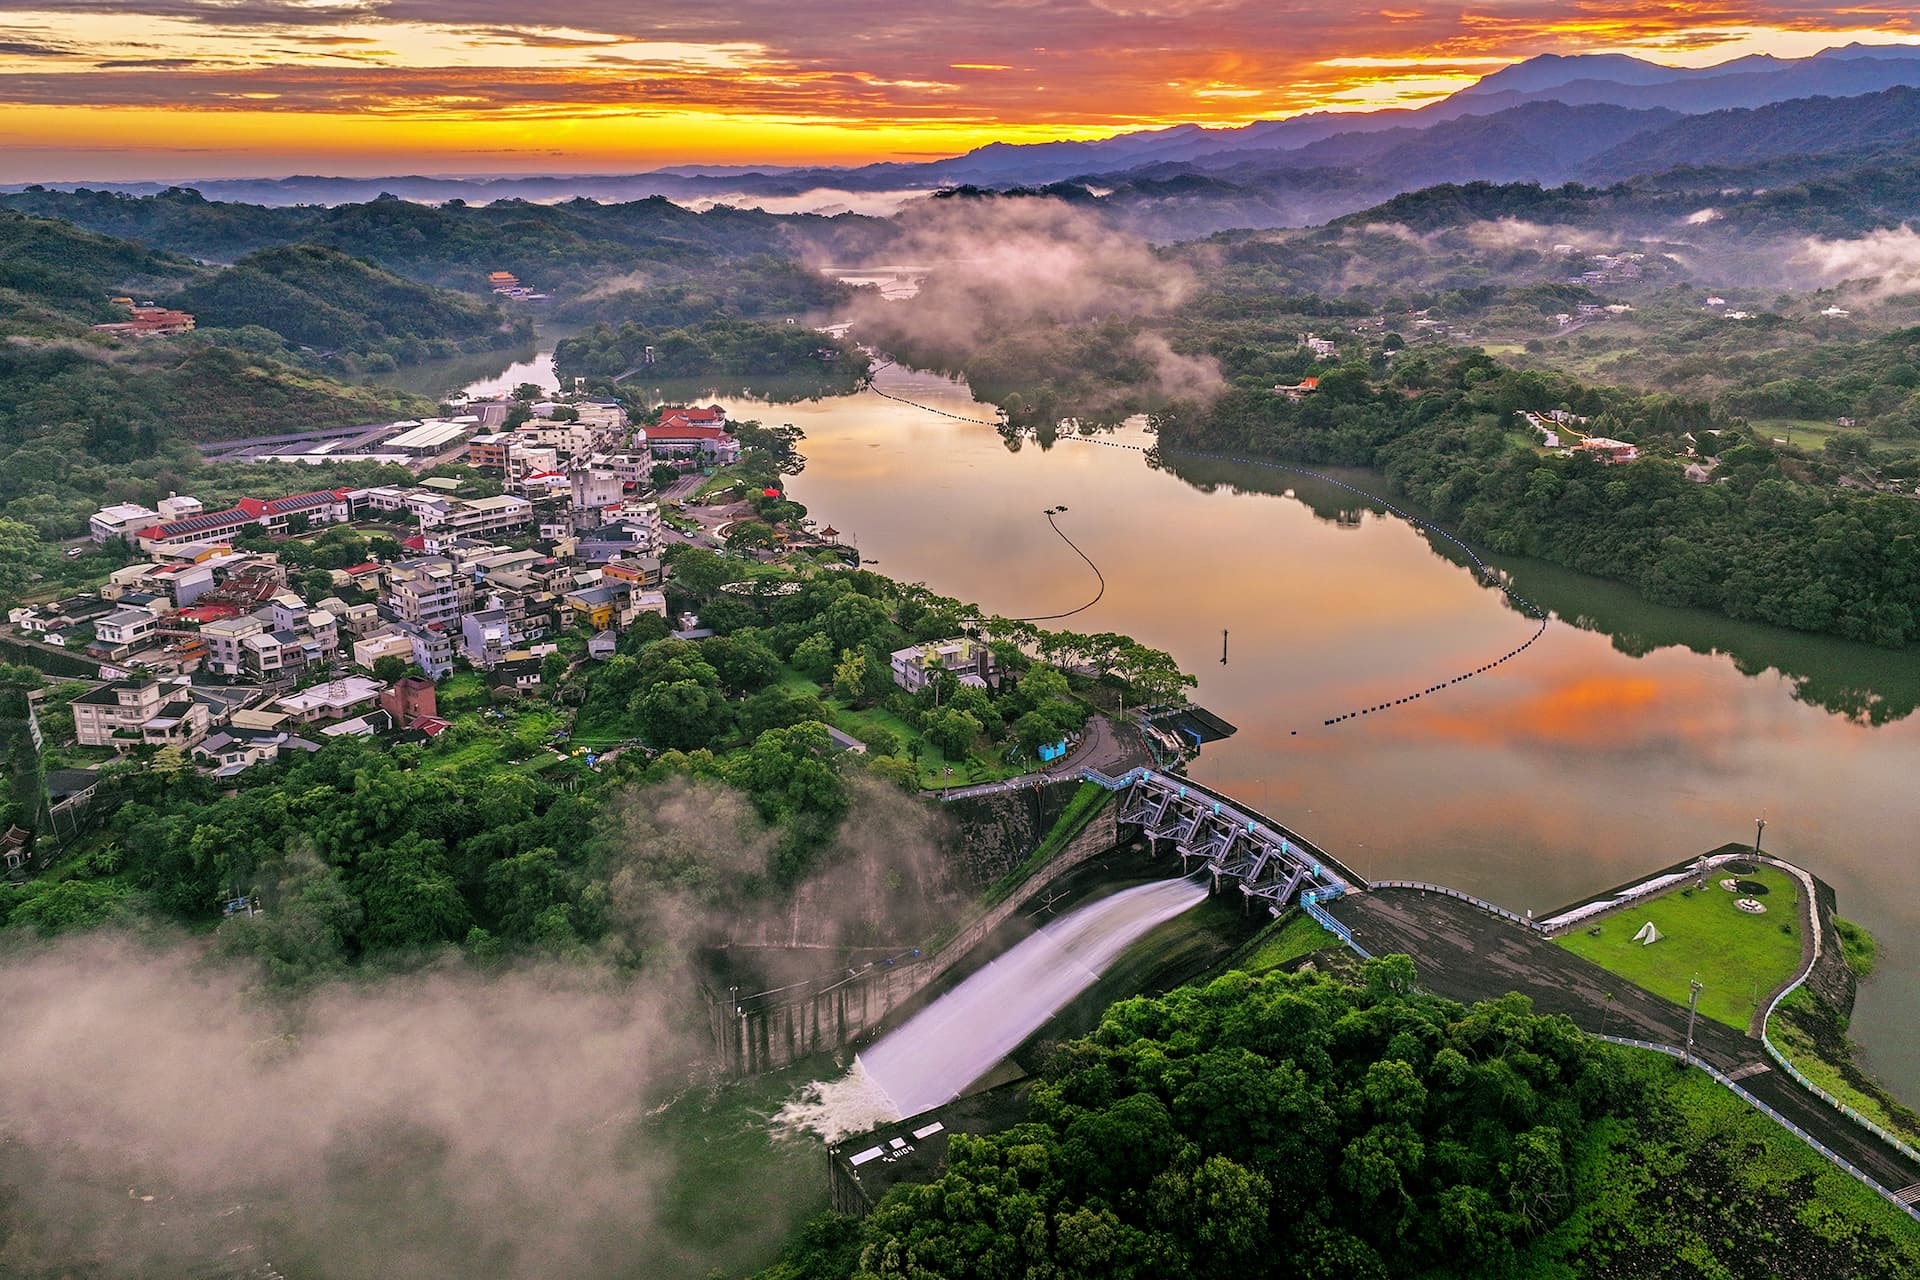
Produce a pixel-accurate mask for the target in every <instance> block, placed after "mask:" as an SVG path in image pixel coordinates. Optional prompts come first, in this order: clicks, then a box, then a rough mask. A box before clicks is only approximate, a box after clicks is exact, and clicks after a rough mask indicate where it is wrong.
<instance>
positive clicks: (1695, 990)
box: [1687, 978, 1701, 1063]
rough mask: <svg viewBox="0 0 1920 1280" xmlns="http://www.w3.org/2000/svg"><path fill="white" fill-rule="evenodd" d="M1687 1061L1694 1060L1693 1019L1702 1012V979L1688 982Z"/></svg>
mask: <svg viewBox="0 0 1920 1280" xmlns="http://www.w3.org/2000/svg"><path fill="white" fill-rule="evenodd" d="M1687 990H1688V993H1689V994H1688V996H1687V1061H1688V1062H1689V1063H1691V1062H1692V1061H1693V1020H1694V1019H1695V1018H1696V1017H1698V1016H1699V1014H1700V991H1701V986H1700V979H1698V978H1695V979H1693V980H1692V981H1691V982H1689V983H1687Z"/></svg>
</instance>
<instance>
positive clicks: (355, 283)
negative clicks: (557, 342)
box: [166, 244, 532, 368]
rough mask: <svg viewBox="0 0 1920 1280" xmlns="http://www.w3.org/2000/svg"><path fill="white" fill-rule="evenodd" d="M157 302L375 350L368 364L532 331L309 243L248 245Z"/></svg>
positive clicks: (237, 325)
mask: <svg viewBox="0 0 1920 1280" xmlns="http://www.w3.org/2000/svg"><path fill="white" fill-rule="evenodd" d="M166 302H167V304H168V305H170V306H174V307H178V308H180V309H181V310H183V311H189V312H192V313H193V314H194V315H195V317H196V319H197V322H198V328H199V329H201V330H207V329H214V330H222V329H242V328H246V327H248V326H254V327H257V328H260V329H267V330H272V331H273V332H274V333H276V334H278V335H279V336H280V337H282V338H284V339H285V340H286V342H287V343H288V344H292V345H294V346H298V347H302V348H306V349H307V350H308V351H310V352H311V353H313V354H315V355H319V356H342V355H345V356H356V357H368V356H371V357H375V358H376V361H377V364H376V363H375V362H367V363H368V364H369V365H370V367H382V366H384V367H388V368H390V367H392V366H393V365H395V364H413V363H415V362H417V361H420V360H425V359H431V358H434V357H443V356H451V355H456V354H458V353H460V352H462V351H483V350H487V349H489V348H494V347H505V346H512V345H515V344H517V343H521V342H525V341H527V340H528V339H529V338H530V337H531V335H532V324H531V323H530V322H529V321H528V320H527V319H526V318H525V317H524V316H522V317H519V318H516V319H515V320H513V321H511V322H510V321H509V320H508V319H507V317H506V316H505V315H504V314H503V313H502V312H501V310H500V308H499V307H498V306H496V305H494V304H493V303H492V302H483V301H481V300H480V299H478V298H475V297H472V296H470V295H468V294H463V293H456V292H454V291H453V290H450V289H441V288H436V287H434V286H432V285H425V284H418V283H415V282H414V281H412V280H406V279H402V278H401V277H399V276H396V275H394V274H393V273H392V272H390V271H384V270H382V269H381V268H379V267H376V266H373V265H372V264H371V263H367V262H363V261H361V260H360V259H358V258H354V257H351V256H349V255H347V254H344V253H342V252H340V251H339V250H337V249H329V248H325V247H323V246H319V245H308V244H296V245H287V246H284V247H281V248H276V249H262V250H260V251H259V252H257V253H251V254H248V255H247V256H246V257H244V258H242V259H240V260H239V261H238V262H236V263H234V264H233V265H232V266H231V267H228V268H226V269H225V270H223V271H219V272H216V273H214V274H213V275H210V276H208V277H207V278H206V279H204V280H201V281H198V282H196V283H194V284H192V285H190V286H188V287H187V288H185V289H182V290H180V291H178V292H176V293H174V294H172V295H171V296H169V297H168V298H167V299H166ZM211 336H213V335H206V334H203V337H211Z"/></svg>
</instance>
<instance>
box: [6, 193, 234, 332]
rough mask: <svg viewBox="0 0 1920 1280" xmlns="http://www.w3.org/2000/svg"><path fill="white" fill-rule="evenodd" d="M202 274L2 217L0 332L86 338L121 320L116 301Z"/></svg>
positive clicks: (102, 239) (133, 250)
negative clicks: (91, 330)
mask: <svg viewBox="0 0 1920 1280" xmlns="http://www.w3.org/2000/svg"><path fill="white" fill-rule="evenodd" d="M200 270H201V269H200V268H198V267H196V266H195V265H194V264H193V263H191V262H189V261H187V260H186V259H184V258H179V257H175V256H174V255H172V254H163V253H155V252H153V251H152V250H150V249H147V248H145V247H144V246H142V245H138V244H130V243H128V242H127V241H124V240H115V239H112V238H110V237H108V236H103V235H97V234H95V233H93V232H91V231H83V230H81V229H80V228H79V227H76V226H74V225H72V224H71V223H66V222H59V221H56V220H54V219H50V218H36V217H29V216H25V215H22V214H18V213H10V212H6V211H0V333H5V334H8V335H18V334H29V335H39V336H51V335H55V334H77V333H84V332H85V331H86V328H87V326H88V325H91V324H100V323H104V322H106V321H110V320H115V319H124V318H125V316H124V313H117V312H116V310H115V308H114V307H113V305H112V302H111V299H113V298H114V297H116V296H119V295H122V294H142V295H147V294H152V293H155V292H162V291H166V290H171V289H177V288H179V287H180V285H181V284H182V283H183V282H185V281H188V280H191V279H193V278H194V277H195V276H197V275H198V274H200Z"/></svg>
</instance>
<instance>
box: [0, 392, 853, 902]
mask: <svg viewBox="0 0 1920 1280" xmlns="http://www.w3.org/2000/svg"><path fill="white" fill-rule="evenodd" d="M482 407H483V408H491V409H495V410H499V411H500V412H501V413H504V411H505V406H503V405H490V406H482ZM496 416H499V415H498V414H496ZM522 416H524V417H525V419H526V420H525V421H524V422H523V423H521V424H520V425H518V426H516V427H514V428H512V429H510V430H501V431H493V432H482V431H480V430H479V429H478V426H477V424H478V423H479V422H480V416H479V415H477V414H476V415H469V416H466V417H463V418H459V419H453V420H448V421H445V422H434V423H430V424H426V425H420V424H405V423H402V424H396V425H395V428H393V429H389V430H388V435H389V440H388V450H387V452H388V453H403V452H405V451H406V450H408V449H410V448H417V449H420V450H423V452H422V453H420V454H418V455H417V456H420V457H423V458H427V459H431V458H433V457H436V456H446V455H447V454H448V453H449V450H450V449H454V450H457V451H458V454H459V457H460V458H461V460H462V461H463V462H464V463H465V464H466V465H467V466H468V467H470V468H471V473H472V475H473V476H474V477H476V478H485V479H486V480H490V481H493V482H494V485H492V486H489V487H497V488H498V489H499V490H500V492H498V493H493V494H490V495H488V496H466V495H465V494H463V493H462V489H463V488H466V487H470V486H469V485H467V484H465V483H463V482H461V481H455V480H447V479H434V478H429V479H425V480H423V481H422V482H421V483H419V484H417V485H414V486H410V487H375V488H363V489H325V490H318V491H314V492H308V493H295V494H287V495H284V496H278V497H262V498H243V499H241V500H239V501H237V502H235V503H234V504H232V505H231V506H229V507H226V508H224V509H221V510H211V511H210V510H207V509H205V505H204V504H203V503H202V502H200V501H199V500H198V499H196V498H194V497H192V496H190V495H169V496H167V497H165V498H163V499H161V500H160V501H159V502H158V503H157V504H156V507H155V508H152V509H150V508H147V507H143V506H138V505H133V504H128V503H118V504H114V505H112V506H107V507H103V508H102V509H100V510H99V511H97V512H95V513H94V514H93V516H92V517H91V519H90V520H89V522H88V524H89V533H90V538H91V540H92V542H93V543H95V544H103V545H104V544H109V543H120V544H123V545H124V546H125V548H126V549H127V553H128V557H129V559H128V563H126V564H125V565H124V566H122V567H121V568H119V569H116V570H114V571H113V573H112V575H111V577H110V579H109V580H108V581H107V582H106V583H105V584H104V585H102V586H101V587H100V588H99V590H98V591H97V592H89V593H85V594H80V595H73V596H68V597H65V598H61V599H57V600H53V601H49V602H46V603H43V604H38V605H23V606H20V607H16V608H14V609H12V610H10V611H9V612H8V615H7V630H8V632H9V633H10V634H11V636H12V638H13V639H14V640H15V641H16V642H17V643H21V644H25V645H30V646H33V647H36V648H41V649H52V650H57V651H60V652H61V653H62V654H63V655H70V657H71V658H72V659H73V660H75V661H76V662H78V663H80V664H82V665H83V666H84V669H86V670H87V671H88V672H89V673H90V674H93V675H96V676H97V679H98V683H97V685H96V687H92V688H89V689H87V690H86V691H85V692H82V693H79V694H78V695H77V696H73V697H71V698H70V699H69V700H68V705H69V706H70V707H71V711H72V717H73V729H74V741H73V743H72V745H73V746H75V747H77V748H80V749H81V752H80V754H81V755H83V756H86V757H88V758H90V759H94V761H95V763H93V764H90V765H87V766H84V767H77V768H68V769H61V770H57V771H55V772H54V773H53V774H52V775H51V776H50V777H49V780H48V781H49V792H50V798H51V799H52V800H53V802H54V804H55V806H56V807H61V806H66V807H69V808H71V807H73V806H75V805H77V804H84V803H85V801H86V800H87V799H88V798H90V796H91V794H92V792H93V789H94V785H95V780H96V775H97V772H98V769H99V767H100V766H101V765H102V764H106V763H109V762H115V761H119V762H125V761H129V760H133V759H142V758H147V757H150V756H151V755H152V754H153V752H154V751H156V750H164V749H168V748H172V749H175V750H177V751H179V752H184V753H185V754H186V757H187V759H188V760H190V761H191V762H192V764H193V765H194V766H195V767H197V768H199V769H201V770H204V771H206V772H208V773H210V774H213V775H215V776H217V777H223V778H226V777H233V776H236V775H238V774H240V773H242V772H244V771H245V770H246V769H248V768H250V767H252V766H253V765H256V764H260V763H263V762H267V761H272V760H276V759H281V758H285V757H287V756H288V755H289V754H290V753H302V752H313V751H317V750H319V749H320V747H321V746H322V745H323V744H324V743H325V742H326V741H328V740H329V739H332V738H337V737H340V736H342V735H363V736H373V737H376V738H379V739H382V740H387V741H406V740H414V741H422V740H426V739H430V738H432V737H433V736H435V735H437V734H439V733H442V732H444V731H445V730H446V729H447V728H448V727H449V725H450V722H449V721H448V720H446V719H444V718H442V717H441V716H440V715H438V714H437V707H436V699H435V682H437V681H442V680H444V679H445V678H446V677H447V676H449V675H450V674H451V673H453V672H454V671H455V670H456V668H458V669H459V670H461V671H470V672H472V673H473V675H474V677H476V678H478V679H479V680H482V681H484V683H485V685H486V687H487V688H488V689H489V690H502V689H504V690H510V691H513V692H516V693H526V692H527V691H529V690H535V689H538V688H539V687H540V686H541V685H542V683H543V681H544V682H546V683H552V682H553V681H554V680H555V679H556V678H557V676H558V675H559V674H561V673H564V672H565V671H566V670H567V669H568V668H569V667H570V666H571V665H573V664H575V663H577V662H582V661H592V660H603V659H606V658H609V657H611V656H613V654H614V651H615V646H616V643H617V639H618V636H619V634H620V632H621V631H623V630H624V629H625V628H627V627H628V626H629V625H631V624H632V623H633V621H634V619H635V618H637V617H640V616H642V615H647V614H651V615H654V616H656V617H659V618H663V619H664V618H666V616H667V599H666V596H665V594H664V593H663V592H662V591H661V590H660V587H661V585H662V580H663V575H664V570H663V567H662V562H661V552H662V550H663V539H671V538H674V537H679V536H683V535H679V534H677V533H676V532H675V530H673V529H672V528H671V527H667V526H663V523H662V520H661V516H660V507H659V502H658V493H657V489H658V487H659V486H660V485H661V484H662V483H663V482H664V484H665V485H666V486H667V487H669V488H675V487H678V488H681V489H684V488H685V484H686V481H688V480H689V479H690V480H692V481H696V482H697V481H698V480H699V479H701V478H702V477H703V476H704V475H710V474H711V473H712V471H713V469H714V468H715V467H717V466H722V465H725V464H727V463H730V462H733V461H735V460H737V459H738V457H739V454H740V444H739V441H738V440H736V439H735V437H734V436H733V435H732V434H730V433H729V431H728V429H727V427H728V423H727V417H726V413H725V411H724V410H722V409H720V408H718V407H717V406H713V407H692V408H670V409H668V410H666V411H664V412H663V413H662V414H661V415H660V422H659V423H658V424H657V425H656V426H654V427H651V428H640V427H634V426H630V425H629V423H628V419H627V414H626V413H625V411H624V410H622V409H621V408H620V406H619V405H618V403H617V402H614V401H610V400H604V399H603V400H594V399H586V398H577V399H574V400H570V401H563V400H542V401H539V402H537V403H533V404H531V405H528V406H526V407H525V410H524V413H523V415H522ZM418 440H426V441H427V443H426V444H424V445H416V444H415V443H414V442H415V441H418ZM688 527H689V528H694V527H697V526H688ZM833 532H834V531H832V530H828V531H827V533H828V534H829V535H831V534H832V533H833ZM343 547H353V548H365V549H367V557H368V558H365V559H361V560H358V561H356V562H354V563H350V564H345V565H341V566H338V567H313V566H314V565H316V564H317V563H318V561H319V560H324V559H326V558H327V554H328V553H329V552H337V551H338V550H340V549H341V548H343ZM301 548H317V549H318V551H319V553H320V554H319V556H318V557H317V559H316V558H315V557H313V556H301V555H297V554H294V551H295V550H298V549H301ZM290 549H293V550H290ZM335 558H338V557H337V556H336V557H335ZM301 564H306V565H308V566H309V567H307V568H304V569H303V568H301V567H299V565H301ZM674 629H675V630H674V633H675V634H679V635H682V636H688V637H697V636H700V635H703V634H711V633H710V632H702V631H701V630H699V628H698V619H697V618H695V617H692V616H691V615H688V616H684V617H681V618H678V619H676V620H674ZM75 669H76V670H79V669H81V667H76V668H75ZM45 696H46V693H45V691H40V692H39V693H38V694H37V695H36V697H37V698H39V699H41V700H44V698H45ZM41 709H42V710H44V707H42V708H41ZM13 861H14V862H15V863H16V865H15V866H14V867H13V868H11V869H13V870H16V871H18V870H21V869H23V865H24V859H23V858H21V857H19V856H18V855H17V854H16V855H15V857H14V859H13Z"/></svg>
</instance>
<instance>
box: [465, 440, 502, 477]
mask: <svg viewBox="0 0 1920 1280" xmlns="http://www.w3.org/2000/svg"><path fill="white" fill-rule="evenodd" d="M512 446H513V433H512V432H511V431H494V432H489V433H488V434H486V435H478V436H475V437H474V438H473V439H471V440H469V441H467V465H468V466H470V467H476V468H478V469H480V470H482V471H502V472H504V471H505V470H506V469H507V450H508V449H510V448H511V447H512Z"/></svg>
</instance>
